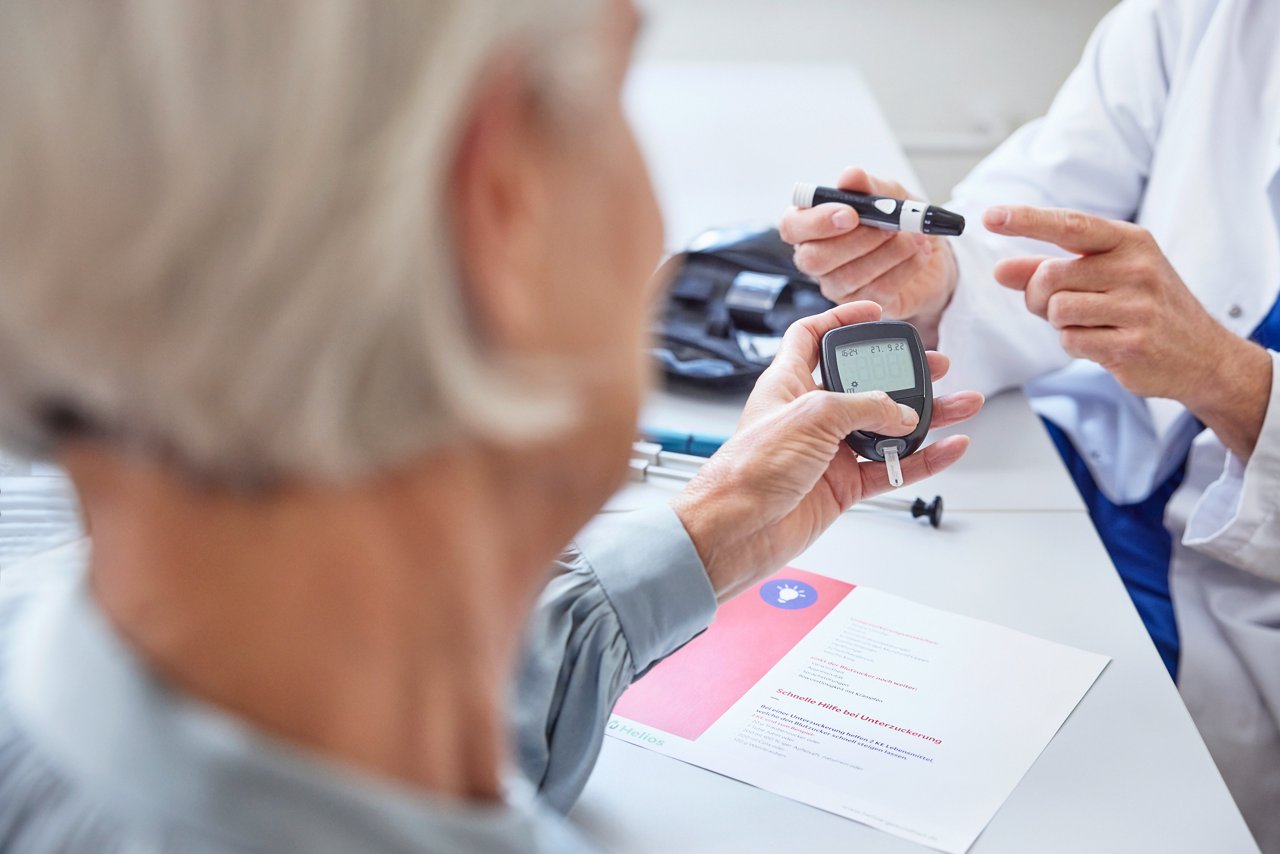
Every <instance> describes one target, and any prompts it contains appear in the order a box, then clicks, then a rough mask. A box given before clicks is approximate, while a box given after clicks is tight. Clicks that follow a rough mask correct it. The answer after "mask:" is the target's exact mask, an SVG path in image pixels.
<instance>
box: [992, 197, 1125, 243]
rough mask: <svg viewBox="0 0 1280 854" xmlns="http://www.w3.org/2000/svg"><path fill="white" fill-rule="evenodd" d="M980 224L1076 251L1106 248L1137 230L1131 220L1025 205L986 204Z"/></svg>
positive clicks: (1015, 235) (997, 232)
mask: <svg viewBox="0 0 1280 854" xmlns="http://www.w3.org/2000/svg"><path fill="white" fill-rule="evenodd" d="M982 224H983V225H984V226H986V228H987V230H988V231H992V232H995V233H996V234H1007V235H1010V236H1012V237H1030V238H1031V239H1033V240H1043V241H1046V242H1048V243H1053V244H1055V245H1057V246H1061V247H1062V248H1063V249H1066V250H1067V251H1068V252H1075V253H1076V254H1078V255H1096V254H1098V253H1101V252H1110V251H1111V250H1113V249H1117V248H1119V247H1120V246H1121V244H1123V243H1125V242H1126V241H1127V240H1128V239H1129V238H1130V237H1131V236H1133V235H1134V234H1135V233H1136V232H1137V231H1140V229H1139V228H1138V227H1137V226H1135V225H1132V224H1131V223H1127V222H1118V221H1116V220H1110V219H1103V218H1102V217H1100V216H1093V215H1091V214H1086V213H1081V212H1080V211H1072V210H1065V209H1062V208H1036V207H1029V206H1027V205H1001V206H997V207H993V208H988V209H987V210H986V212H985V213H983V215H982Z"/></svg>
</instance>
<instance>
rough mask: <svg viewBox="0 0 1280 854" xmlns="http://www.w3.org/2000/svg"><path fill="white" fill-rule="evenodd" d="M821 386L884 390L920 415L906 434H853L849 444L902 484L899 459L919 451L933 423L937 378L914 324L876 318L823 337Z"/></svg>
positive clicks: (849, 390)
mask: <svg viewBox="0 0 1280 854" xmlns="http://www.w3.org/2000/svg"><path fill="white" fill-rule="evenodd" d="M821 370H822V384H823V385H824V386H825V387H826V389H827V391H838V392H844V393H846V394H855V393H857V392H863V391H883V392H885V393H886V394H888V395H889V397H891V398H893V399H894V400H895V401H897V402H898V403H900V404H903V405H904V406H910V407H911V408H912V409H914V410H915V411H916V412H917V413H919V415H920V423H919V424H917V425H916V427H915V429H914V430H912V431H911V433H910V434H908V435H906V436H901V437H899V436H881V435H880V434H878V433H868V432H863V431H861V430H855V431H853V432H852V433H850V434H849V435H848V436H846V437H845V442H846V443H847V444H848V445H849V447H850V448H852V449H853V450H854V452H855V453H856V454H858V455H859V456H861V457H866V458H867V459H869V460H876V461H878V462H884V463H885V464H886V465H887V466H888V469H889V482H890V483H891V484H892V485H893V486H902V468H901V465H900V464H899V460H900V459H901V458H902V457H905V456H908V455H909V454H912V453H915V451H916V450H918V449H919V447H920V445H921V444H922V443H923V442H924V437H925V435H926V434H927V433H928V432H929V425H930V423H931V422H932V420H933V380H932V377H930V375H929V362H928V360H927V359H926V358H925V350H924V344H923V343H922V342H921V341H920V333H918V332H917V331H916V328H915V327H914V326H912V325H911V324H910V323H904V322H902V321H900V320H877V321H873V322H871V323H854V324H852V325H850V326H842V327H840V328H839V329H833V330H831V331H830V332H828V333H827V334H826V335H824V336H822V359H821Z"/></svg>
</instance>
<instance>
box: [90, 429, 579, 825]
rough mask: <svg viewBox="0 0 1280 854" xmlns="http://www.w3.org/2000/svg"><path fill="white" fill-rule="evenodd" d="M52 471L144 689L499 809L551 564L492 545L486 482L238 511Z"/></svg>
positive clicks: (461, 476) (295, 497)
mask: <svg viewBox="0 0 1280 854" xmlns="http://www.w3.org/2000/svg"><path fill="white" fill-rule="evenodd" d="M65 462H66V464H67V466H68V468H69V469H70V471H71V473H72V476H73V478H74V479H75V480H76V484H77V488H78V489H79V491H80V495H81V500H82V502H83V504H84V507H85V511H86V515H87V516H88V521H89V524H90V526H91V533H92V535H93V541H94V545H93V558H92V567H91V582H92V587H93V591H94V595H95V596H96V598H97V600H98V601H99V603H100V604H101V606H102V608H103V609H104V611H105V612H106V614H107V615H108V617H109V618H110V620H111V621H112V622H113V623H114V625H115V626H116V627H117V628H118V630H119V631H120V632H121V633H122V634H123V635H124V637H125V638H126V639H127V641H128V642H129V643H130V644H131V645H132V646H133V647H134V648H135V649H136V650H137V651H138V653H139V654H140V655H141V656H142V658H143V659H145V660H146V661H147V662H148V663H149V664H150V665H151V666H152V667H153V668H154V669H155V670H156V671H157V672H159V673H160V674H161V675H162V676H164V677H165V678H167V679H168V680H170V681H171V682H172V683H174V684H175V685H176V686H178V687H180V688H181V689H182V690H184V691H187V692H189V693H191V694H193V695H196V696H198V697H201V698H204V699H206V700H208V701H210V702H211V703H213V704H215V705H218V706H220V707H223V708H225V709H228V710H230V711H232V712H234V713H236V714H238V715H240V716H242V717H244V718H246V719H248V720H250V721H252V722H253V723H254V724H256V725H258V726H260V727H261V728H263V729H265V730H267V731H269V732H272V733H274V734H277V735H279V736H281V737H283V738H285V739H287V740H289V741H292V742H295V743H297V744H300V745H303V746H305V747H307V748H310V749H312V750H315V751H317V752H319V753H323V754H326V755H328V756H330V757H333V758H336V759H339V760H341V761H345V762H348V763H350V764H353V765H356V766H359V767H361V768H363V769H365V770H367V771H371V772H373V773H376V774H380V775H384V776H391V777H395V778H397V779H399V780H402V781H404V782H407V783H409V784H411V785H416V786H418V787H421V788H425V789H429V790H431V791H434V792H437V793H441V794H447V795H452V796H457V797H463V798H469V799H482V800H484V799H488V800H492V799H496V798H498V797H499V796H500V793H499V776H500V771H501V766H502V761H503V757H504V755H505V754H504V751H505V721H504V718H503V714H502V703H503V701H504V700H505V699H506V697H507V688H508V683H509V679H510V674H511V671H512V665H513V662H514V657H515V655H516V653H517V650H518V647H519V643H520V638H521V634H522V630H523V626H524V622H525V620H524V617H525V615H526V613H527V611H528V608H529V606H530V604H531V602H532V600H533V597H534V596H535V595H536V592H537V589H538V588H539V587H540V586H541V583H542V580H543V579H542V577H541V576H539V575H538V574H537V573H536V572H530V571H529V569H528V567H530V566H533V567H537V566H541V565H544V564H543V563H542V561H543V560H544V558H546V557H550V554H546V555H543V554H542V552H543V551H546V550H547V549H550V551H551V553H554V549H553V548H551V546H550V545H549V544H545V545H539V538H538V537H537V536H534V534H533V532H531V531H519V530H515V531H511V534H512V535H511V536H505V537H504V536H501V535H499V536H495V532H503V531H508V530H510V528H511V523H510V518H509V517H508V516H507V514H506V513H505V511H504V507H505V505H504V504H503V502H502V501H501V500H495V496H496V495H499V494H501V493H502V489H505V490H506V492H507V493H510V492H511V489H512V488H511V484H509V483H506V484H501V487H502V489H499V486H500V485H499V484H497V483H495V482H494V480H495V478H492V477H490V475H489V474H488V466H487V465H486V464H485V463H483V462H480V461H478V460H476V459H472V458H469V457H468V456H466V455H461V454H459V455H454V456H450V457H440V458H433V459H432V460H430V461H427V462H425V463H423V464H422V467H421V468H419V469H417V470H415V471H414V472H413V473H412V475H405V476H398V477H396V478H388V479H384V480H378V481H371V482H369V483H368V484H365V485H361V486H358V487H355V488H349V489H347V488H337V487H334V488H323V489H321V488H317V489H292V488H291V489H287V490H283V491H280V492H277V493H272V494H271V495H269V496H267V497H256V498H250V497H244V496H237V495H229V494H227V493H200V492H195V491H192V490H191V489H189V488H188V487H187V486H186V485H185V484H184V483H183V482H182V481H181V480H180V479H178V478H176V477H174V476H173V475H172V474H170V473H168V472H166V471H165V470H162V469H159V468H155V467H147V466H145V465H140V464H138V463H137V462H136V461H127V460H121V459H119V458H114V457H109V456H105V455H103V454H99V453H93V452H87V453H86V452H76V453H72V454H69V455H68V457H67V459H66V460H65ZM515 497H518V496H515ZM553 536H554V535H553ZM566 536H567V535H566ZM513 544H516V545H513ZM521 567H525V568H524V569H521Z"/></svg>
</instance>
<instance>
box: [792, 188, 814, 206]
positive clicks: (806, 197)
mask: <svg viewBox="0 0 1280 854" xmlns="http://www.w3.org/2000/svg"><path fill="white" fill-rule="evenodd" d="M817 190H818V185H817V184H796V188H795V189H794V190H792V191H791V204H793V205H795V206H796V207H798V208H811V207H813V194H814V193H815V192H817Z"/></svg>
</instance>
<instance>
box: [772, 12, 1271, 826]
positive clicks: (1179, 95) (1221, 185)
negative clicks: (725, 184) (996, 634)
mask: <svg viewBox="0 0 1280 854" xmlns="http://www.w3.org/2000/svg"><path fill="white" fill-rule="evenodd" d="M841 186H844V187H846V188H849V189H856V190H862V191H875V192H882V193H885V194H897V193H902V192H904V191H903V190H902V188H901V187H900V186H898V185H896V184H894V183H892V182H890V181H883V180H878V179H875V178H871V177H869V176H867V175H866V174H865V173H863V172H861V171H860V170H850V171H848V172H846V173H845V174H844V175H843V176H842V178H841ZM948 207H950V208H953V209H955V210H958V211H960V212H962V213H965V214H967V215H968V216H969V217H970V228H969V229H968V231H967V233H966V234H965V235H964V237H962V238H960V239H959V240H954V241H949V240H946V239H943V238H929V237H923V236H920V235H904V234H892V233H889V232H883V231H876V230H874V229H871V228H867V227H859V226H858V224H857V219H856V215H854V214H853V213H852V212H851V211H850V209H848V208H845V207H842V206H832V205H824V206H819V207H816V208H813V209H812V210H806V211H798V210H791V211H789V212H788V213H787V214H786V215H785V217H784V219H783V223H782V232H783V236H784V237H785V238H787V239H788V240H789V242H791V243H793V244H795V245H796V261H797V264H798V265H799V266H800V267H801V269H803V270H805V271H806V272H809V273H811V274H812V275H814V276H816V277H818V278H819V279H820V281H821V282H822V285H823V289H824V291H825V292H826V293H827V295H828V296H830V297H831V298H832V299H835V300H837V301H846V300H850V299H854V298H857V299H872V300H875V301H877V302H880V303H881V304H882V305H884V307H885V309H886V313H887V314H888V315H890V316H897V317H905V318H909V319H912V320H913V321H915V322H916V323H917V324H918V325H919V326H920V327H921V329H922V332H924V333H925V334H926V337H932V338H934V339H936V340H939V341H940V343H941V346H942V347H943V348H944V349H945V350H946V351H947V352H948V353H949V354H950V355H951V356H952V358H953V359H954V364H955V370H954V371H953V372H952V377H953V379H954V381H956V382H958V383H961V384H962V385H963V386H964V387H972V388H979V389H981V390H984V391H995V390H999V389H1002V388H1008V387H1012V386H1018V385H1023V386H1025V387H1026V389H1027V391H1028V392H1029V394H1030V395H1031V397H1032V401H1033V404H1034V405H1035V407H1036V408H1037V410H1038V411H1039V412H1040V413H1041V414H1042V415H1044V416H1045V417H1046V419H1047V420H1049V421H1050V422H1051V423H1052V425H1054V426H1053V427H1051V432H1053V433H1054V434H1055V439H1056V441H1057V442H1058V444H1059V447H1060V449H1061V450H1062V451H1063V453H1064V457H1065V459H1066V460H1067V462H1068V465H1069V467H1070V468H1071V469H1072V473H1073V475H1074V476H1075V477H1076V480H1077V483H1078V485H1080V486H1081V490H1082V494H1083V495H1084V497H1085V499H1086V503H1088V504H1089V506H1090V510H1091V513H1092V515H1093V518H1094V520H1095V522H1096V523H1097V525H1098V527H1099V531H1100V533H1101V534H1102V536H1103V540H1104V542H1106V544H1107V546H1108V550H1109V551H1110V552H1111V554H1112V557H1113V559H1114V560H1115V562H1116V564H1117V567H1118V568H1119V570H1120V572H1121V575H1122V576H1123V577H1124V580H1125V582H1126V586H1127V587H1128V589H1129V591H1130V594H1131V596H1132V597H1133V598H1134V602H1135V604H1136V605H1137V607H1138V609H1139V612H1140V613H1141V614H1142V616H1143V618H1144V620H1145V621H1146V623H1147V626H1148V629H1149V630H1150V631H1151V633H1152V636H1153V638H1154V639H1155V641H1156V644H1157V648H1158V649H1159V651H1160V653H1161V655H1162V657H1163V658H1164V660H1165V663H1166V665H1168V666H1169V669H1170V671H1171V673H1176V678H1177V682H1178V687H1179V689H1180V691H1181V693H1182V696H1183V698H1184V700H1185V701H1186V704H1187V707H1188V708H1189V709H1190V711H1191V714H1192V715H1193V716H1194V718H1195V720H1196V722H1197V724H1198V725H1199V728H1200V731H1201V733H1202V734H1203V736H1204V739H1205V742H1206V743H1207V744H1208V747H1209V749H1210V751H1211V752H1212V754H1213V756H1214V757H1215V759H1216V760H1217V763H1218V766H1219V768H1220V769H1221V771H1222V774H1223V776H1224V777H1225V779H1226V782H1227V784H1228V786H1229V787H1230V788H1231V791H1232V792H1233V794H1234V795H1235V798H1236V800H1237V802H1238V803H1239V805H1240V807H1241V810H1242V811H1243V813H1244V815H1245V818H1246V819H1247V821H1248V822H1249V825H1250V827H1251V829H1252V830H1253V833H1254V835H1255V837H1256V838H1257V840H1258V842H1259V844H1260V846H1261V847H1262V849H1263V850H1264V851H1268V852H1280V723H1278V721H1280V402H1278V401H1280V384H1273V382H1272V377H1273V374H1274V373H1275V365H1276V362H1277V359H1280V354H1277V352H1275V351H1276V350H1278V349H1280V307H1278V306H1277V292H1278V291H1280V3H1276V2H1273V0H1220V2H1213V1H1212V0H1125V2H1122V3H1121V4H1120V5H1119V6H1118V7H1117V8H1116V9H1114V10H1113V11H1112V12H1111V13H1110V14H1109V15H1108V16H1107V17H1106V18H1105V19H1104V20H1103V21H1102V23H1101V24H1100V25H1099V26H1098V29H1097V30H1096V32H1095V33H1094V35H1093V37H1092V38H1091V40H1090V42H1089V44H1088V46H1087V48H1086V49H1085V52H1084V56H1083V58H1082V60H1081V62H1080V64H1079V66H1078V67H1077V68H1076V69H1075V71H1074V72H1073V73H1072V74H1071V76H1070V78H1069V79H1068V80H1067V82H1066V83H1065V84H1064V86H1063V87H1062V90H1061V92H1060V93H1059V94H1058V96H1057V98H1056V99H1055V101H1054V103H1053V105H1052V107H1051V108H1050V110H1049V112H1048V114H1047V115H1046V116H1045V117H1044V118H1042V119H1039V120H1037V121H1034V122H1032V123H1031V124H1029V125H1027V126H1026V127H1024V128H1022V129H1021V130H1019V131H1018V132H1017V133H1015V134H1014V135H1013V136H1012V137H1011V138H1010V139H1009V140H1008V141H1007V142H1005V143H1004V145H1002V146H1001V147H1000V148H999V149H998V150H997V151H996V152H995V153H993V154H992V155H991V156H990V157H989V158H988V159H987V160H986V161H985V162H983V163H982V164H981V165H979V166H978V168H977V169H976V170H974V172H973V173H972V174H971V175H970V176H969V177H968V178H967V179H966V180H965V181H964V182H963V183H962V184H961V185H960V186H959V187H958V188H957V189H956V198H955V199H954V200H953V201H952V202H951V203H949V204H948ZM975 220H980V222H981V225H979V222H977V221H975ZM997 282H998V283H999V284H997ZM1001 285H1003V286H1004V287H1001ZM1273 308H1275V310H1274V311H1273ZM1175 617H1176V621H1175V619H1174V618H1175Z"/></svg>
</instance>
